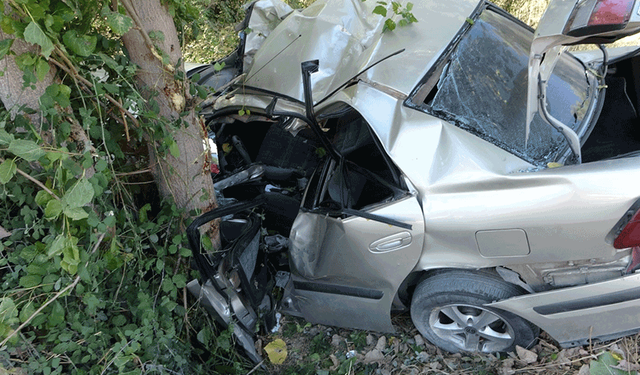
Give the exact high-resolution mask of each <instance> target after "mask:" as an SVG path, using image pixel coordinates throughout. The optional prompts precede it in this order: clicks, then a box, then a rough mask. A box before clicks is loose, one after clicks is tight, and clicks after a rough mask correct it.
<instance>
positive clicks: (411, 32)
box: [245, 0, 481, 102]
mask: <svg viewBox="0 0 640 375" xmlns="http://www.w3.org/2000/svg"><path fill="white" fill-rule="evenodd" d="M480 3H481V2H480ZM478 4H479V2H478V1H477V0H462V1H455V2H443V1H440V2H436V1H424V2H423V1H419V2H416V3H414V6H413V9H412V13H413V14H414V15H415V17H416V18H417V19H418V22H417V23H412V24H410V25H408V26H405V27H398V28H396V29H395V30H394V31H393V32H382V29H383V26H384V21H385V18H384V17H382V16H380V15H378V14H374V13H373V9H374V7H375V6H377V5H378V3H376V2H375V1H374V0H367V1H362V0H348V1H344V0H318V1H316V2H315V3H313V4H312V5H311V6H309V7H308V8H306V9H304V10H302V11H295V12H292V13H291V14H289V15H288V16H287V18H285V19H284V20H283V21H282V22H281V23H280V24H279V25H278V26H277V27H276V28H275V30H273V32H271V34H269V36H268V38H267V39H266V40H265V42H264V44H263V45H262V47H261V48H260V50H259V51H258V52H257V53H256V55H255V59H254V61H253V64H252V66H251V68H250V70H249V71H248V72H247V79H246V81H245V85H247V86H251V87H259V88H261V89H266V90H269V91H273V92H277V93H279V94H284V95H288V96H290V97H292V98H295V99H299V100H303V92H302V84H301V79H300V63H301V62H303V61H307V60H315V59H318V60H320V70H319V72H318V73H315V74H314V75H313V76H312V80H313V81H312V82H313V95H314V99H315V101H316V102H317V101H320V100H322V99H323V98H324V97H325V96H326V95H327V94H328V93H331V92H332V91H333V90H335V89H336V88H338V87H339V86H340V85H341V84H343V83H345V82H346V81H347V80H349V79H350V78H352V77H353V76H354V75H356V74H357V73H358V72H360V71H361V70H363V69H365V68H367V67H368V66H370V65H371V64H373V63H375V62H376V61H378V60H380V59H383V58H385V57H387V56H389V55H391V54H393V53H394V52H397V51H399V50H401V49H404V52H402V53H401V54H399V55H397V56H394V57H392V58H390V59H388V60H387V61H385V62H383V63H381V64H379V65H376V66H375V67H373V68H372V69H370V70H369V71H367V72H366V73H365V74H366V75H365V76H364V77H366V78H367V79H368V80H369V81H372V82H376V83H378V84H381V85H385V86H388V87H389V88H392V89H394V90H396V91H398V92H400V93H402V94H404V95H408V94H409V93H410V92H411V90H412V89H413V88H414V87H415V86H416V85H417V84H418V82H419V81H420V79H421V78H422V77H423V76H424V75H425V74H426V73H427V71H428V70H429V68H430V67H431V66H432V65H433V64H434V63H435V61H436V59H437V58H438V56H440V54H441V53H442V52H443V50H444V49H445V48H446V47H447V45H448V44H449V43H450V42H451V40H452V39H454V38H455V36H456V34H457V33H458V32H459V30H460V29H461V27H463V26H464V24H465V22H466V20H467V19H468V17H470V16H471V15H472V14H473V12H474V9H476V7H477V6H478ZM388 7H389V8H391V3H389V5H388ZM392 14H393V13H392V10H391V9H388V15H392Z"/></svg>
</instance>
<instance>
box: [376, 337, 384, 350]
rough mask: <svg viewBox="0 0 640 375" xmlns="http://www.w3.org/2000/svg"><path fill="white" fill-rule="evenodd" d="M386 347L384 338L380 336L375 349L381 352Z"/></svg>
mask: <svg viewBox="0 0 640 375" xmlns="http://www.w3.org/2000/svg"><path fill="white" fill-rule="evenodd" d="M386 347H387V338H386V337H384V336H380V338H379V339H378V343H377V344H376V349H377V350H379V351H381V352H382V351H383V350H384V349H385V348H386Z"/></svg>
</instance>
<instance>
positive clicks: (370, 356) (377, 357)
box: [362, 349, 384, 364]
mask: <svg viewBox="0 0 640 375" xmlns="http://www.w3.org/2000/svg"><path fill="white" fill-rule="evenodd" d="M383 359H384V354H382V351H380V350H378V349H373V350H372V351H370V352H368V353H367V354H365V355H364V360H363V361H362V362H364V363H365V364H367V363H373V362H380V361H382V360H383Z"/></svg>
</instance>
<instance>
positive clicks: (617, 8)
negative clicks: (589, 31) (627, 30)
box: [587, 0, 634, 26]
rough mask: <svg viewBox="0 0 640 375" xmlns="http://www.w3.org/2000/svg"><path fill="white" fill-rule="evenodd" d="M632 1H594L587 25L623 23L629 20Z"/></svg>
mask: <svg viewBox="0 0 640 375" xmlns="http://www.w3.org/2000/svg"><path fill="white" fill-rule="evenodd" d="M633 4H634V1H628V0H602V1H599V2H598V3H596V6H595V8H594V9H593V12H592V13H591V17H590V18H589V23H588V24H587V25H588V26H594V25H623V24H626V23H627V22H629V17H630V16H631V11H632V10H633Z"/></svg>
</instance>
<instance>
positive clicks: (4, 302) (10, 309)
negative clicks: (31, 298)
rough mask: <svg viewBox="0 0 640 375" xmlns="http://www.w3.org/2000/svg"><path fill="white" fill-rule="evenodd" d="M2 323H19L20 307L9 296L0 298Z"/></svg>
mask: <svg viewBox="0 0 640 375" xmlns="http://www.w3.org/2000/svg"><path fill="white" fill-rule="evenodd" d="M0 323H4V324H7V325H11V324H16V323H18V309H17V308H16V304H15V303H14V302H13V300H12V299H11V298H9V297H4V298H0Z"/></svg>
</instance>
